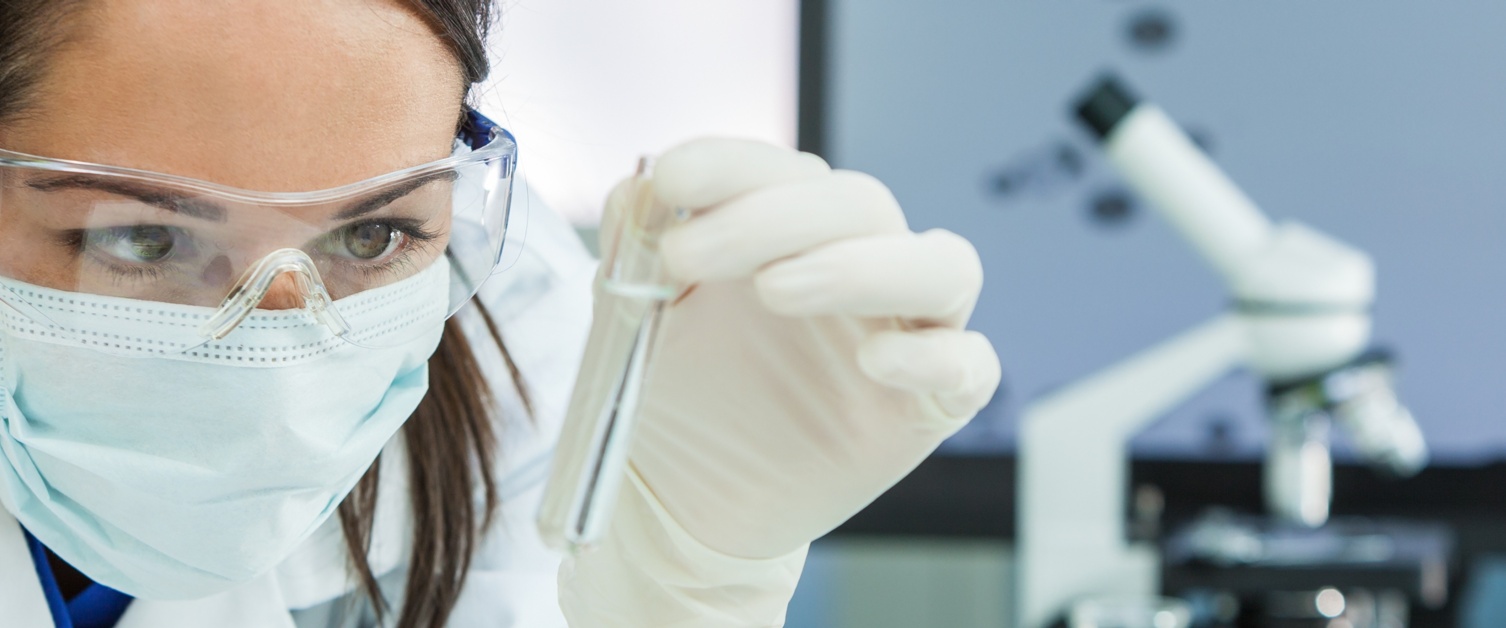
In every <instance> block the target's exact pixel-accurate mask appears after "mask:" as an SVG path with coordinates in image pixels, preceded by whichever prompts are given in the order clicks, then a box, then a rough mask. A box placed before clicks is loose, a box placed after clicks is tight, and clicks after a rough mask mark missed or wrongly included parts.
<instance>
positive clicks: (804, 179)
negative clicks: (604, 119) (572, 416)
mask: <svg viewBox="0 0 1506 628" xmlns="http://www.w3.org/2000/svg"><path fill="white" fill-rule="evenodd" d="M654 186H655V190H656V193H657V195H658V197H659V199H660V200H661V201H662V202H664V203H665V204H667V205H669V206H673V207H682V208H686V209H690V210H692V211H693V212H694V217H693V218H692V219H690V220H689V221H688V222H686V223H685V224H683V225H679V226H676V227H674V228H672V230H671V231H670V232H669V233H667V234H666V235H665V236H664V239H663V240H662V247H661V249H662V254H663V256H664V261H665V263H666V265H667V267H668V268H669V270H670V271H671V272H672V273H673V274H674V275H675V276H676V277H677V278H679V279H680V280H682V281H684V282H685V283H687V284H692V285H694V286H695V287H694V289H693V290H692V291H691V292H690V293H689V294H688V296H686V297H684V298H683V299H682V300H680V301H679V302H678V303H676V304H675V305H674V306H672V307H671V308H670V309H668V310H667V312H666V315H665V318H664V319H663V322H662V326H661V328H660V334H661V339H660V344H659V345H658V348H657V352H656V353H655V354H654V366H653V369H654V370H653V373H652V375H651V377H650V380H649V382H648V385H647V387H646V389H645V391H644V402H643V408H642V410H641V414H640V417H641V418H640V420H641V423H640V424H639V426H638V432H637V435H636V437H635V442H634V444H633V449H632V453H631V454H630V467H631V469H630V475H631V477H630V479H629V482H628V483H627V485H626V486H625V490H624V497H623V499H622V503H621V505H619V508H618V512H617V514H616V517H615V518H614V520H613V529H612V532H611V533H610V535H609V536H610V538H609V539H608V540H607V541H606V542H605V543H604V546H603V547H601V548H599V549H598V551H596V552H590V553H586V554H584V555H582V556H580V557H577V558H575V559H574V560H573V562H572V563H571V564H568V565H567V566H566V568H565V570H564V571H563V572H562V579H561V583H562V590H563V593H562V600H563V601H564V602H565V607H566V611H567V614H568V615H569V616H570V617H571V620H572V623H573V624H575V625H593V626H594V625H633V624H634V623H635V622H639V623H641V624H642V625H648V624H650V623H651V624H654V625H666V624H669V623H673V622H677V621H680V622H685V624H686V625H698V626H699V625H772V624H775V623H778V622H779V621H781V620H782V612H783V606H784V604H785V603H787V601H788V596H789V593H790V592H791V590H792V589H793V586H794V582H795V580H796V579H798V574H799V568H800V564H801V562H802V561H803V556H804V548H805V547H806V545H807V544H808V543H809V542H810V541H812V540H814V539H816V538H817V537H820V536H821V535H823V534H825V533H826V532H828V531H830V530H831V529H832V528H834V527H836V526H837V525H838V524H840V523H842V522H843V521H845V520H846V519H847V518H849V517H851V516H852V515H853V514H854V513H856V512H857V511H858V510H859V509H861V508H862V507H863V506H865V505H866V504H868V503H869V502H871V501H872V500H873V499H874V498H876V497H878V495H879V494H881V493H882V492H883V491H884V490H886V489H888V488H889V487H890V486H892V485H893V484H894V483H895V482H897V481H898V480H899V479H900V478H902V477H903V476H905V475H906V474H907V473H909V472H910V471H911V470H912V469H913V468H914V467H915V466H916V465H917V464H919V463H920V461H921V460H923V459H924V458H925V457H926V456H927V455H928V454H929V453H930V452H931V451H932V450H934V449H935V448H936V446H937V445H938V444H940V443H941V441H942V440H943V439H945V438H946V437H947V436H949V435H951V434H952V433H953V432H955V431H956V430H957V429H958V428H960V427H961V426H962V425H963V424H965V423H966V422H967V420H968V419H970V418H971V417H972V416H973V415H974V414H976V413H977V411H978V410H979V409H980V408H982V407H983V405H984V404H985V403H986V402H987V401H988V400H989V398H990V397H991V396H992V395H993V392H994V390H995V388H997V386H998V383H999V376H1000V369H999V362H998V358H997V356H996V355H995V353H994V350H993V347H992V346H991V345H990V344H989V342H988V340H987V339H985V338H984V337H983V336H982V335H981V334H978V333H977V332H970V331H964V330H963V326H964V324H965V323H966V322H967V319H968V317H969V316H970V315H971V313H972V310H973V306H974V304H975V303H976V300H977V297H978V292H979V290H980V288H981V286H982V270H981V267H980V264H979V262H978V256H977V252H976V251H975V250H974V249H973V247H972V245H970V244H969V243H968V242H967V241H966V240H964V239H963V238H961V237H959V236H957V235H955V234H952V233H950V232H946V231H941V230H933V231H927V232H925V233H919V234H917V233H913V232H911V231H910V230H909V228H908V226H907V225H906V222H905V218H904V214H903V213H902V212H901V210H900V208H899V205H898V204H897V202H896V201H895V199H894V197H893V196H892V195H891V194H890V193H889V191H888V189H887V188H885V187H884V186H883V185H882V184H881V183H879V182H878V181H877V180H875V179H873V178H872V177H869V176H867V175H864V174H860V173H856V172H850V171H833V170H831V168H829V167H828V166H827V164H826V163H825V162H823V161H822V160H821V159H820V158H818V157H816V156H814V155H810V154H804V153H797V152H794V151H791V150H788V149H784V148H779V147H776V146H772V145H767V144H762V143H756V142H748V141H740V140H724V139H710V140H699V141H694V142H690V143H688V144H684V145H681V146H679V147H677V148H674V149H672V150H670V151H668V152H666V153H665V154H663V155H662V156H660V157H659V159H658V160H657V163H656V166H655V169H654ZM627 189H628V188H627V187H626V186H625V185H624V186H619V187H618V190H617V192H614V194H613V195H612V198H610V199H609V201H608V208H607V216H606V220H608V221H610V220H612V219H613V214H614V213H616V212H619V211H620V210H621V208H622V207H623V206H625V205H626V203H627V200H628V198H627V196H628V195H627V193H626V192H627ZM617 580H633V581H635V583H634V584H632V585H627V584H625V583H620V582H615V581H617ZM649 581H655V582H657V584H647V583H648V582H649ZM654 589H657V591H655V590H654ZM614 598H615V599H617V600H620V601H618V602H614V601H612V600H613V599H614ZM649 600H657V601H653V602H650V601H649ZM634 604H638V605H639V606H638V607H637V608H636V609H629V608H623V607H622V606H631V605H634ZM654 604H658V605H660V606H664V605H669V606H677V607H678V608H669V609H666V608H657V609H646V607H645V605H649V606H652V605H654ZM593 606H594V607H595V608H592V607H593ZM639 612H642V613H643V614H640V615H638V616H637V618H636V619H632V618H626V617H627V616H629V615H633V614H634V613H639ZM713 615H715V616H716V617H715V618H712V617H711V616H713Z"/></svg>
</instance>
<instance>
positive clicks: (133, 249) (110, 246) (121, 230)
mask: <svg viewBox="0 0 1506 628" xmlns="http://www.w3.org/2000/svg"><path fill="white" fill-rule="evenodd" d="M177 240H178V238H177V234H175V233H174V232H173V229H172V228H171V227H163V226H160V225H138V226H132V227H111V228H108V229H96V230H91V231H89V232H88V235H87V244H88V246H89V248H91V249H94V250H96V251H100V252H103V253H105V254H106V255H109V256H111V257H115V258H118V259H120V260H122V261H126V262H130V263H134V264H152V263H156V262H161V261H164V260H166V259H168V258H169V257H171V256H172V254H173V247H174V245H176V244H177Z"/></svg>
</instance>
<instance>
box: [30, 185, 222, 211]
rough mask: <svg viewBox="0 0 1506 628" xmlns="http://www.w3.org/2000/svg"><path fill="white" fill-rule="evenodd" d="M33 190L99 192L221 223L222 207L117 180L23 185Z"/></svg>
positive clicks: (188, 196)
mask: <svg viewBox="0 0 1506 628" xmlns="http://www.w3.org/2000/svg"><path fill="white" fill-rule="evenodd" d="M26 185H27V187H30V188H32V189H34V190H38V191H41V192H56V191H58V190H99V191H101V192H108V193H110V194H115V195H117V196H125V197H129V198H134V199H136V200H138V201H141V202H142V203H146V204H147V205H152V206H154V207H160V208H162V209H165V210H167V211H170V212H173V213H175V214H182V215H184V216H191V217H193V218H199V219H203V220H211V221H214V222H225V208H224V207H221V206H219V205H216V204H214V203H210V202H207V201H204V200H201V199H198V198H195V197H193V196H190V195H187V194H179V193H176V192H169V191H167V190H161V189H157V188H153V187H150V186H145V185H137V184H135V183H131V182H129V181H117V180H114V179H107V178H104V177H98V176H93V175H87V174H70V175H63V176H58V177H48V178H46V179H43V180H41V181H30V182H28V183H27V184H26Z"/></svg>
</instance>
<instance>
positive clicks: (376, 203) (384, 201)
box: [27, 171, 458, 222]
mask: <svg viewBox="0 0 1506 628" xmlns="http://www.w3.org/2000/svg"><path fill="white" fill-rule="evenodd" d="M457 177H458V175H457V174H456V173H455V172H454V171H445V172H437V173H434V174H431V175H428V176H423V177H419V178H417V179H413V180H410V181H404V182H403V183H402V184H400V185H394V186H392V187H389V188H387V189H385V190H383V191H382V192H381V193H380V194H376V195H373V196H371V197H368V198H365V199H362V200H361V201H360V202H358V203H356V204H354V205H352V206H350V207H348V208H346V209H344V210H342V211H341V212H340V213H338V214H335V216H334V220H349V219H351V218H356V217H359V216H364V215H366V214H369V213H371V212H374V211H376V210H379V209H381V208H383V207H386V206H387V205H389V204H391V203H392V202H393V201H396V200H397V199H399V198H402V197H404V196H407V195H409V194H412V193H413V192H414V191H415V190H417V189H418V188H421V187H423V186H425V185H428V184H429V183H432V182H434V181H438V180H450V181H453V180H455V179H456V178H457ZM27 186H28V187H30V188H32V189H35V190H38V191H41V192H56V191H59V190H98V191H101V192H106V193H109V194H115V195H118V196H124V197H128V198H133V199H136V200H138V201H141V202H142V203H145V204H147V205H151V206H154V207H159V208H161V209H164V210H166V211H170V212H173V213H175V214H182V215H184V216H189V217H192V218H199V219H202V220H209V221H213V222H225V214H226V210H225V208H224V207H223V206H221V205H219V204H217V203H212V202H209V201H206V200H203V199H201V198H198V197H196V196H193V195H190V194H182V193H178V192H171V191H168V190H162V189H158V188H154V187H150V186H144V185H137V184H134V183H131V182H128V181H118V180H115V179H110V178H105V177H100V176H95V175H87V174H70V175H63V176H58V177H49V178H46V179H43V180H41V181H31V182H29V183H27Z"/></svg>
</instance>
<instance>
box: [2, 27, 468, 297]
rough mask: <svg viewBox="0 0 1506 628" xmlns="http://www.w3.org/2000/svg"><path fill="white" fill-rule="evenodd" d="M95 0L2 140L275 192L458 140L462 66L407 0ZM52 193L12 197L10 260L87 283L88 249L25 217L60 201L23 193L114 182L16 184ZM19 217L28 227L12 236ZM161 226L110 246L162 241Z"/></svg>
mask: <svg viewBox="0 0 1506 628" xmlns="http://www.w3.org/2000/svg"><path fill="white" fill-rule="evenodd" d="M83 6H84V9H83V12H82V14H80V15H78V16H76V17H77V19H71V20H70V21H69V23H68V32H67V35H68V37H67V43H66V44H65V45H64V46H62V47H61V48H60V49H59V51H58V52H57V53H55V54H54V55H52V56H51V57H50V58H48V59H47V71H46V73H45V74H44V76H43V79H42V81H41V84H40V85H39V89H38V92H37V94H36V98H35V99H34V102H35V103H37V106H36V107H35V109H34V110H33V111H30V112H28V114H27V115H25V116H22V117H21V118H19V119H18V120H16V121H15V122H13V123H11V124H9V125H8V126H5V127H3V128H0V148H4V149H8V150H12V151H17V152H23V153H30V154H35V155H42V156H46V157H53V158H59V159H69V160H77V161H85V162H92V163H100V164H108V165H113V166H124V167H129V168H137V169H142V170H150V171H154V172H161V173H167V174H173V175H179V176H185V177H191V178H195V179H201V180H206V181H211V182H215V183H219V184H223V185H228V186H233V187H237V188H243V189H248V190H256V191H264V192H297V191H310V190H322V189H327V188H332V187H337V186H340V185H344V184H347V183H353V182H356V181H360V180H363V179H366V178H370V177H372V176H376V175H380V174H383V173H386V172H391V171H394V170H399V169H402V168H405V167H409V166H414V165H418V164H422V163H426V162H429V161H433V160H436V159H440V158H443V157H445V156H447V155H449V154H450V151H451V143H452V140H453V138H454V130H455V123H456V120H457V119H458V118H459V116H460V106H461V101H462V95H463V91H464V88H465V86H464V85H463V79H462V73H461V70H460V68H459V66H458V65H457V63H456V61H455V59H454V58H453V56H452V55H451V53H450V52H449V50H448V49H447V48H446V47H445V45H444V43H443V41H442V40H441V39H440V37H439V36H438V35H437V34H436V33H435V32H434V30H433V29H432V28H431V27H430V26H429V25H428V24H427V23H426V22H424V20H423V19H422V18H420V17H419V16H418V15H417V14H415V13H413V12H412V11H411V10H410V9H408V8H407V7H406V6H404V5H403V4H402V3H401V2H398V1H397V0H257V1H255V2H231V1H221V0H214V1H208V2H206V1H205V0H87V1H86V2H85V3H84V5H83ZM444 190H445V184H444V182H437V183H436V184H435V185H431V186H427V189H419V190H417V191H416V192H415V193H414V196H413V198H410V199H408V202H410V203H416V202H420V201H421V200H423V197H424V196H428V197H430V199H429V200H437V199H438V197H440V196H442V195H443V194H444ZM49 194H51V195H56V196H55V200H47V202H46V203H42V202H40V201H37V202H31V203H29V205H28V203H27V202H25V201H24V200H23V201H13V203H12V207H10V208H9V209H10V210H11V212H10V214H11V215H10V216H9V217H8V218H9V219H10V220H6V218H7V217H6V216H0V223H4V222H10V223H11V224H10V225H9V226H6V227H4V228H0V242H3V246H0V249H5V250H6V251H8V252H6V253H0V256H3V257H6V258H10V259H8V260H5V259H0V264H4V265H7V266H11V267H12V268H14V267H17V266H23V265H24V267H26V268H29V269H31V270H33V271H34V272H32V273H30V275H31V276H26V277H20V278H21V279H24V280H28V281H30V282H33V283H38V284H43V285H47V284H59V283H61V284H68V283H70V282H71V283H81V282H83V281H84V279H81V277H84V276H85V273H87V272H88V270H87V266H85V265H86V264H88V263H89V262H88V260H85V259H82V256H79V255H74V256H73V258H69V257H68V255H72V254H71V253H70V254H68V255H65V254H64V253H63V250H62V249H61V248H60V247H59V246H58V240H57V238H52V239H50V240H49V239H46V238H37V237H28V235H27V232H26V229H27V228H35V229H38V230H44V229H47V228H49V222H48V221H49V220H51V221H54V222H55V221H56V220H60V219H62V217H60V216H59V215H54V216H41V217H40V218H38V219H36V220H27V219H26V217H25V213H24V212H21V211H19V210H18V208H22V207H24V206H33V207H43V206H51V204H53V203H56V204H58V205H57V206H61V207H66V206H68V203H70V202H73V203H85V202H87V203H92V204H101V203H102V202H104V201H107V200H111V195H112V193H111V192H108V191H101V190H79V189H62V188H58V187H57V186H54V187H53V188H41V187H38V186H30V187H27V189H25V190H24V195H23V196H21V197H15V198H22V199H25V198H33V199H51V198H54V197H48V196H47V195H49ZM27 195H29V196H27ZM80 195H84V196H88V197H89V198H82V197H81V196H80ZM101 196H103V197H107V198H96V197H101ZM70 198H71V199H72V200H70ZM115 200H119V201H121V202H122V203H125V204H126V205H129V204H130V203H131V202H134V201H133V200H132V199H115ZM394 206H395V207H397V209H396V210H395V211H401V204H400V203H398V204H394ZM0 211H4V209H0ZM288 211H295V210H288ZM309 211H313V212H318V211H323V210H321V209H317V208H316V209H311V210H309ZM329 211H335V208H329ZM43 213H45V212H43ZM290 218H296V217H291V216H290ZM232 228H233V225H232ZM7 230H8V231H10V233H9V235H11V236H15V237H4V236H6V235H7V234H6V233H4V232H5V231H7ZM367 231H370V229H368V230H367ZM38 233H40V231H38ZM161 233H162V232H161V231H160V230H159V231H158V232H154V233H146V234H145V235H143V234H139V233H138V234H130V237H131V238H134V240H118V241H112V242H107V243H105V244H104V245H101V247H104V246H105V245H110V246H114V247H115V248H116V249H122V248H123V249H124V250H126V251H127V253H131V254H136V255H140V254H141V253H142V252H143V251H145V252H146V253H147V254H151V253H153V252H154V249H153V248H152V247H153V246H160V245H157V244H154V241H153V240H152V239H151V238H152V237H153V236H154V235H155V237H158V238H159V239H160V236H161ZM143 242H145V244H144V245H143V244H142V243H143ZM355 244H356V247H355V250H357V251H360V250H361V249H360V245H361V244H362V243H361V242H356V243H355ZM365 245H366V246H367V247H368V248H369V247H370V243H369V242H367V243H365ZM441 248H442V247H441ZM109 250H113V249H109ZM70 264H72V265H71V266H70ZM80 268H84V270H80ZM49 275H56V276H49ZM57 287H60V288H69V287H70V286H67V285H59V286H57ZM289 305H292V304H291V303H290V304H289ZM267 306H269V307H275V305H272V304H267Z"/></svg>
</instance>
